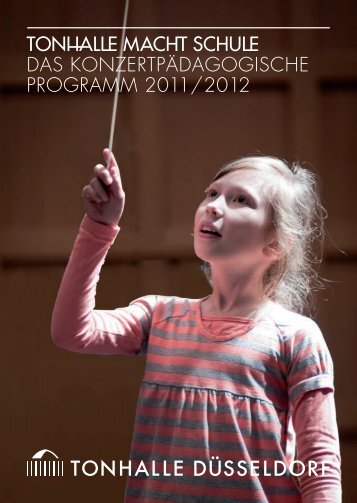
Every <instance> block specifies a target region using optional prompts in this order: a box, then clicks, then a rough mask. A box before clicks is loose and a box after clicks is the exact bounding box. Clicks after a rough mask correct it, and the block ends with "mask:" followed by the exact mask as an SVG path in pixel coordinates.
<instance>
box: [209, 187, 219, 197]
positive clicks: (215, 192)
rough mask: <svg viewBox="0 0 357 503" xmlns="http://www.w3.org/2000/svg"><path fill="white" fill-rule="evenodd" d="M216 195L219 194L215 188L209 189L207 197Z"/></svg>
mask: <svg viewBox="0 0 357 503" xmlns="http://www.w3.org/2000/svg"><path fill="white" fill-rule="evenodd" d="M216 195H217V191H216V190H214V189H209V190H207V197H208V198H211V197H216Z"/></svg>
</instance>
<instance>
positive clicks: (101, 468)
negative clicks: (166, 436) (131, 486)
mask: <svg viewBox="0 0 357 503" xmlns="http://www.w3.org/2000/svg"><path fill="white" fill-rule="evenodd" d="M48 454H50V456H51V459H50V460H45V459H44V458H45V457H48ZM329 469H330V466H329V464H328V463H327V462H324V461H314V460H309V461H308V462H307V463H306V464H304V463H303V462H302V461H299V460H294V461H293V462H291V463H290V464H287V463H285V462H284V461H281V460H275V461H274V460H250V461H246V460H239V461H237V460H235V461H233V460H221V459H220V458H219V456H212V457H211V459H209V460H199V459H196V460H190V461H189V462H185V461H184V460H182V459H175V460H172V459H171V460H165V459H164V460H160V461H156V460H149V461H148V460H145V461H144V460H127V461H124V460H110V461H106V460H102V459H101V460H99V461H98V460H93V459H87V460H85V461H82V460H80V459H72V460H70V461H69V462H68V463H67V462H66V464H65V466H64V461H61V460H59V457H58V456H57V454H55V453H54V452H53V451H50V450H48V449H43V450H41V451H38V452H37V453H35V454H34V455H33V457H32V460H31V461H27V470H26V471H27V476H31V477H34V476H35V477H54V476H62V477H63V476H64V475H65V474H67V473H69V474H70V475H71V476H73V477H78V476H85V477H94V476H100V477H105V476H110V477H125V476H130V477H140V478H143V477H184V476H194V477H202V476H204V477H228V478H232V477H233V478H234V477H247V476H248V477H259V476H264V477H273V476H274V477H281V476H286V474H289V473H290V474H291V475H294V476H297V477H299V476H301V475H303V474H306V475H308V476H315V477H318V476H325V474H326V472H328V471H329Z"/></svg>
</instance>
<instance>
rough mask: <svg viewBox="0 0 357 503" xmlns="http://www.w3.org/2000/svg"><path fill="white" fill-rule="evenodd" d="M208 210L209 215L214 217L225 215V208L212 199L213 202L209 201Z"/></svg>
mask: <svg viewBox="0 0 357 503" xmlns="http://www.w3.org/2000/svg"><path fill="white" fill-rule="evenodd" d="M206 212H207V213H208V214H209V215H212V216H214V217H221V216H223V210H222V208H220V207H219V206H218V205H217V202H216V201H212V202H211V203H208V204H207V206H206Z"/></svg>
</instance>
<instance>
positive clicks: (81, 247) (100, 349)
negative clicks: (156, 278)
mask: <svg viewBox="0 0 357 503" xmlns="http://www.w3.org/2000/svg"><path fill="white" fill-rule="evenodd" d="M104 156H105V157H106V159H107V160H108V157H109V150H108V149H106V150H104ZM94 174H95V176H94V178H92V180H91V181H90V183H89V184H88V185H86V186H85V187H84V189H83V191H82V197H83V202H84V207H85V210H86V216H85V217H84V219H83V221H82V223H81V226H80V229H79V234H78V236H77V239H76V241H75V243H74V247H73V250H72V253H71V256H70V259H69V262H68V265H67V267H66V270H65V273H64V275H63V279H62V283H61V286H60V289H59V292H58V295H57V299H56V303H55V307H54V310H53V314H52V325H51V335H52V339H53V342H54V343H55V344H56V345H57V346H60V347H62V348H65V349H68V350H70V351H75V352H81V353H91V354H118V353H121V354H138V353H142V352H144V350H145V342H146V339H147V337H148V333H149V328H150V324H151V317H152V312H153V309H154V307H155V304H156V297H155V296H146V297H143V298H141V299H137V300H136V301H134V302H132V303H131V304H130V305H129V306H128V307H125V308H120V309H114V310H96V309H95V295H96V286H97V283H98V280H99V274H100V270H101V267H102V265H103V263H104V260H105V257H106V255H107V252H108V250H109V248H110V246H111V244H112V243H113V241H114V240H115V237H116V235H117V233H118V232H119V227H118V223H119V220H120V217H121V215H122V213H123V209H124V201H125V194H124V191H123V187H122V184H121V179H120V173H119V168H118V165H117V163H116V161H115V158H114V156H113V154H110V159H109V162H108V167H104V166H103V165H101V164H97V165H96V166H95V168H94Z"/></svg>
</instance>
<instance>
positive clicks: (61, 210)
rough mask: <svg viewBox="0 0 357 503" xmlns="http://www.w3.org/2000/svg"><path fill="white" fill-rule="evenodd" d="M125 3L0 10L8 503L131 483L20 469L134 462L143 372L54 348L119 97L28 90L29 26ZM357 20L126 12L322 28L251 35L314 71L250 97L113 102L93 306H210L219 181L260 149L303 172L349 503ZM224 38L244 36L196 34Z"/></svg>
mask: <svg viewBox="0 0 357 503" xmlns="http://www.w3.org/2000/svg"><path fill="white" fill-rule="evenodd" d="M123 5H124V2H123V1H122V0H120V1H118V0H117V1H112V0H103V1H102V2H99V1H86V2H85V1H79V0H74V1H71V2H70V1H68V0H65V1H59V0H56V1H52V2H48V1H45V0H41V1H31V2H30V1H25V0H20V1H18V2H9V1H8V0H7V1H6V2H3V3H2V6H1V12H2V15H1V36H2V55H1V65H2V71H1V81H0V84H1V94H0V100H1V118H2V121H1V123H2V134H1V141H2V148H1V156H2V162H1V202H2V211H1V230H2V239H1V262H0V265H1V268H0V284H1V287H0V288H1V306H2V317H1V333H2V356H3V358H2V365H1V367H2V371H3V376H2V383H3V392H2V397H3V401H2V402H3V408H2V414H1V432H2V434H3V438H2V461H1V478H2V483H1V493H2V496H1V501H4V502H6V503H10V502H16V503H18V502H21V503H22V502H24V501H26V502H36V503H37V502H38V503H41V502H48V501H52V502H62V501H70V502H72V501H86V502H87V503H90V502H94V501H97V500H98V498H101V501H105V502H108V503H112V502H118V501H122V499H123V493H124V485H125V480H124V478H123V479H121V478H119V477H117V478H111V477H110V476H106V477H104V478H100V477H99V476H96V477H93V478H90V477H84V476H79V477H77V478H74V477H72V476H71V474H70V473H69V471H67V474H65V477H64V478H63V479H62V478H59V479H55V478H53V479H49V478H46V479H45V478H37V479H36V478H27V477H26V461H27V460H30V459H31V456H32V455H33V454H34V453H35V452H36V451H38V450H40V449H44V448H47V449H51V450H53V451H54V452H56V453H57V454H58V455H59V456H60V457H61V459H63V460H64V461H65V462H66V461H67V462H69V460H70V459H81V460H88V459H92V460H97V461H99V460H100V459H103V460H106V461H111V460H112V459H116V460H119V459H122V460H127V459H128V456H129V448H130V440H131V433H132V428H133V421H134V412H135V404H136V398H137V392H138V387H139V382H140V378H141V376H142V373H143V369H144V359H142V358H131V357H124V356H111V357H100V356H85V355H80V354H75V353H69V352H66V351H64V350H61V349H59V348H57V347H55V346H54V345H53V344H52V341H51V338H50V319H51V312H52V308H53V304H54V301H55V297H56V292H57V289H58V286H59V283H60V280H61V276H62V274H63V271H64V267H65V265H66V262H67V259H68V256H69V253H70V250H71V246H72V243H73V240H74V238H75V236H76V232H77V229H78V226H79V223H80V221H81V218H82V215H83V210H82V205H81V198H80V194H81V190H82V187H83V185H85V184H86V183H87V181H88V180H89V178H90V177H91V176H92V175H91V172H92V167H93V166H94V165H95V164H96V163H97V162H100V161H101V150H102V148H103V147H104V146H106V145H107V143H108V136H109V124H110V114H111V107H112V96H111V95H110V94H109V93H105V94H100V93H93V94H85V93H83V94H80V93H74V94H70V93H64V92H62V93H47V94H34V93H32V94H28V93H27V91H26V77H27V71H26V58H27V56H28V55H29V53H28V47H27V44H26V35H27V34H28V32H27V30H26V27H27V26H118V25H120V24H121V22H122V13H123ZM355 7H356V4H355V2H354V1H353V0H343V1H339V2H337V1H336V0H334V1H331V0H324V1H319V0H315V1H314V0H311V1H306V0H305V1H300V2H295V1H294V0H270V1H269V2H267V1H263V0H260V1H258V0H251V1H250V2H246V1H241V0H235V1H233V0H221V1H218V0H217V1H213V0H191V1H186V0H185V1H178V0H170V1H169V0H145V1H139V0H131V5H130V10H129V20H128V24H129V25H131V26H196V25H197V26H213V27H214V26H232V25H233V26H252V25H253V26H331V30H328V31H317V30H310V31H306V30H295V31H292V30H271V31H267V30H265V31H259V32H254V31H247V32H246V34H258V35H259V42H260V43H259V47H260V52H259V55H267V56H275V55H282V56H284V55H291V56H309V73H304V74H300V75H299V74H295V73H293V72H291V73H290V72H289V73H283V74H280V73H273V72H268V73H261V74H259V76H253V75H248V77H250V78H251V80H252V86H251V92H250V93H249V94H239V93H238V94H234V93H232V92H227V93H224V94H219V93H215V94H207V93H205V92H204V89H203V88H202V89H200V90H199V92H196V93H195V94H194V95H193V96H190V95H185V94H183V93H180V92H178V93H176V94H175V93H173V92H171V93H170V92H169V93H165V94H159V93H156V94H146V93H144V92H140V93H137V94H134V93H130V94H122V95H121V96H120V99H119V113H118V124H117V129H116V138H115V145H114V151H115V153H116V154H117V157H118V159H119V161H120V165H121V168H122V174H123V175H122V176H123V181H124V184H125V188H126V193H127V206H126V210H125V213H124V217H123V219H122V229H123V230H122V233H121V235H120V239H119V240H118V241H117V242H116V244H115V245H114V247H113V248H112V250H111V251H110V255H109V257H108V260H107V263H106V265H105V268H104V270H103V273H102V276H101V281H100V286H99V291H98V295H97V307H99V308H114V307H117V306H122V305H126V304H128V302H129V301H130V300H132V299H134V298H136V297H139V296H141V295H144V294H147V293H155V294H174V295H182V296H187V297H201V296H204V295H207V293H208V292H209V289H208V285H207V284H206V282H205V280H204V278H203V276H202V274H201V273H200V271H199V265H198V262H197V260H196V259H195V257H194V254H193V249H192V238H191V236H190V233H191V229H192V223H193V214H194V211H195V208H196V206H197V204H198V202H199V201H200V199H201V197H202V192H203V190H204V188H205V187H206V184H207V182H208V181H209V180H210V178H211V176H212V175H213V174H214V173H215V171H216V170H217V169H218V168H219V167H220V166H221V165H222V164H223V163H224V162H226V161H228V160H231V159H232V158H234V157H237V156H239V155H243V154H248V153H251V152H253V151H257V150H259V151H261V152H263V153H266V154H272V155H275V156H278V157H283V158H286V159H287V160H289V161H293V160H300V161H308V162H309V163H311V165H313V166H314V168H315V169H316V170H317V171H318V172H319V174H320V176H321V180H322V191H323V199H324V204H325V206H326V207H327V210H328V213H329V219H328V231H329V234H330V236H331V238H327V241H326V250H325V251H326V253H325V262H324V270H323V275H324V276H325V277H327V278H328V279H330V280H332V282H331V283H330V284H329V287H328V288H327V289H326V290H325V291H324V292H323V293H322V294H321V295H320V302H319V311H318V315H317V321H318V323H319V324H320V326H321V328H322V330H323V332H324V335H325V338H326V341H327V344H328V346H329V348H330V351H331V353H332V356H333V359H334V363H335V374H336V376H335V383H336V404H337V415H338V424H339V429H340V438H341V450H342V463H343V465H342V468H343V491H344V501H345V502H353V501H357V489H356V484H355V456H356V455H357V450H356V446H357V400H356V392H355V387H354V384H355V382H356V379H355V372H354V368H355V365H356V363H355V354H356V353H355V351H357V339H356V333H355V327H356V320H355V312H356V303H355V300H356V260H357V238H356V232H355V221H356V211H357V209H356V208H357V205H356V190H355V188H356V162H355V158H356V150H355V143H356V89H357V64H356V45H357V40H356V35H355V32H356V26H355V20H356V8H355ZM56 33H57V35H58V34H59V33H60V34H61V35H62V34H68V32H56ZM93 33H94V32H90V31H89V30H88V31H86V32H85V34H86V35H89V34H93ZM96 33H97V34H98V32H96ZM129 33H130V34H131V35H132V34H134V33H136V34H138V32H133V31H131V32H129ZM152 33H153V32H148V34H152ZM163 33H165V32H163ZM166 33H167V34H169V33H168V32H166ZM174 33H175V32H170V34H174ZM218 33H220V34H222V33H223V34H233V35H234V34H235V35H237V32H217V31H216V30H212V32H200V31H198V30H197V31H196V32H195V34H202V35H208V34H218ZM32 34H43V32H38V33H36V32H35V33H32ZM47 34H54V32H48V33H47ZM76 34H78V32H76ZM79 34H80V33H79ZM82 34H83V32H82ZM177 34H181V35H182V34H185V32H182V31H181V32H180V31H179V32H177ZM241 34H242V33H241ZM186 55H188V56H189V55H190V54H186ZM196 56H197V54H196ZM334 243H336V245H335V244H334ZM339 249H342V250H344V251H345V252H346V253H345V254H344V253H341V252H340V251H339ZM222 496H223V495H222Z"/></svg>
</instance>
